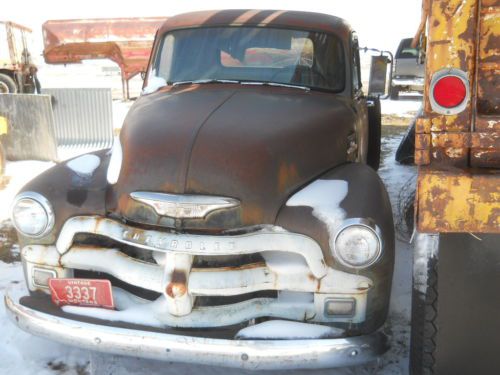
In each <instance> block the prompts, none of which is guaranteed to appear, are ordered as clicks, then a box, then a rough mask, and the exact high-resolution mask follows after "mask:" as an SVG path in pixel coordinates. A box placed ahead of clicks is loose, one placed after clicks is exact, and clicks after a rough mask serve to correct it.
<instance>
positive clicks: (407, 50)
mask: <svg viewBox="0 0 500 375" xmlns="http://www.w3.org/2000/svg"><path fill="white" fill-rule="evenodd" d="M412 41H413V39H411V38H409V39H403V40H402V41H401V43H400V44H399V47H398V51H397V52H396V58H397V59H416V58H417V57H418V48H413V47H412V46H411V42H412Z"/></svg>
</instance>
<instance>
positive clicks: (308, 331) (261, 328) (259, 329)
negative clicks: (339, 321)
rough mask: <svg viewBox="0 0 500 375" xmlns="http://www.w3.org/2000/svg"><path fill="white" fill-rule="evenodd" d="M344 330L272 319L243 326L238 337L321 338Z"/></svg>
mask: <svg viewBox="0 0 500 375" xmlns="http://www.w3.org/2000/svg"><path fill="white" fill-rule="evenodd" d="M343 333H344V330H342V329H340V328H334V327H328V326H323V325H319V324H309V323H301V322H291V321H287V320H270V321H267V322H264V323H260V324H255V325H253V326H250V327H246V328H243V329H242V330H240V331H239V332H238V333H237V334H236V338H237V339H289V340H293V339H321V338H326V337H328V338H334V337H340V336H342V334H343Z"/></svg>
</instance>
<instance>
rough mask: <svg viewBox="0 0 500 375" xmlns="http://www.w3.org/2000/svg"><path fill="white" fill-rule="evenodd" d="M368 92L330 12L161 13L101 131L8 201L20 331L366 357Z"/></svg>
mask: <svg viewBox="0 0 500 375" xmlns="http://www.w3.org/2000/svg"><path fill="white" fill-rule="evenodd" d="M379 160H380V102H379V100H378V98H377V97H373V98H372V97H367V96H366V95H365V94H363V91H362V85H361V77H360V60H359V48H358V40H357V36H356V34H355V33H354V31H353V30H352V29H351V28H350V26H349V25H348V24H347V23H346V22H345V21H344V20H342V19H340V18H337V17H334V16H330V15H324V14H317V13H305V12H293V11H261V10H227V11H207V12H196V13H189V14H184V15H179V16H175V17H172V18H170V19H168V20H167V21H166V22H165V23H164V24H163V25H162V26H161V27H160V29H159V31H158V33H157V36H156V39H155V42H154V45H153V49H152V54H151V58H150V62H149V65H148V71H147V72H146V74H145V82H144V89H143V93H142V95H141V97H140V98H139V99H138V100H137V101H136V102H135V103H134V105H133V106H132V108H131V109H130V112H129V113H128V115H127V117H126V119H125V121H124V125H123V128H122V131H121V134H120V140H119V141H117V142H115V145H114V146H113V148H112V149H111V150H103V151H98V152H93V153H89V154H86V155H83V156H79V157H77V158H75V159H72V160H70V161H67V162H64V163H62V164H59V165H57V166H55V167H53V168H52V169H50V170H48V171H46V172H45V173H43V174H42V175H40V176H38V177H37V178H35V179H34V180H32V181H31V182H30V183H28V184H27V185H26V186H25V187H24V188H23V189H22V191H21V192H20V193H19V194H18V196H17V197H16V199H15V202H14V206H13V212H12V220H13V222H14V224H15V227H16V229H17V232H18V235H19V240H20V244H21V248H22V261H23V265H24V270H25V275H26V284H27V285H26V286H24V285H22V286H21V285H15V286H13V287H12V288H11V289H10V290H9V291H8V292H7V294H6V306H7V310H8V312H9V313H10V315H11V316H12V317H13V318H14V319H13V320H14V321H15V322H16V323H17V324H18V325H19V326H20V327H21V328H22V329H24V330H26V331H28V332H31V333H33V334H35V335H40V336H44V337H48V338H50V339H54V340H58V341H61V342H63V343H67V344H70V345H76V346H80V347H84V348H88V349H92V350H97V351H101V352H104V353H115V354H125V355H133V356H139V357H145V358H154V359H161V360H167V361H179V362H195V363H201V364H209V365H221V366H228V367H238V368H247V369H259V370H260V369H289V368H328V367H339V366H352V365H358V364H361V363H366V362H369V361H372V360H374V359H376V358H378V356H380V355H381V354H383V353H384V352H385V351H386V350H387V348H388V344H387V337H386V335H385V334H384V333H383V331H382V329H381V328H382V326H383V325H384V322H385V319H386V315H387V311H388V306H389V297H390V290H391V281H392V273H393V263H394V228H393V221H392V212H391V205H390V202H389V198H388V194H387V192H386V189H385V187H384V185H383V183H382V181H381V179H380V178H379V176H378V174H377V173H376V169H377V168H378V165H379Z"/></svg>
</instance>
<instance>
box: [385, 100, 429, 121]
mask: <svg viewBox="0 0 500 375" xmlns="http://www.w3.org/2000/svg"><path fill="white" fill-rule="evenodd" d="M380 106H381V109H382V114H383V115H386V116H387V115H397V116H401V117H414V116H415V114H416V113H417V111H418V110H419V109H420V107H421V106H422V103H421V102H420V101H418V100H417V101H415V100H406V99H404V97H403V98H401V100H381V101H380Z"/></svg>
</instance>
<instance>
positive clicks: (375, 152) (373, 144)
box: [367, 98, 382, 171]
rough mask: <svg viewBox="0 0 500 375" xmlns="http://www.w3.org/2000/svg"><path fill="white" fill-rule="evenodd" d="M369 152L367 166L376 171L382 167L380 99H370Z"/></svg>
mask: <svg viewBox="0 0 500 375" xmlns="http://www.w3.org/2000/svg"><path fill="white" fill-rule="evenodd" d="M368 102H371V103H373V104H369V105H368V152H367V164H368V165H369V166H370V167H372V168H373V169H374V170H376V171H377V170H378V168H379V167H380V148H381V140H382V114H381V110H380V99H379V98H368Z"/></svg>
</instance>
